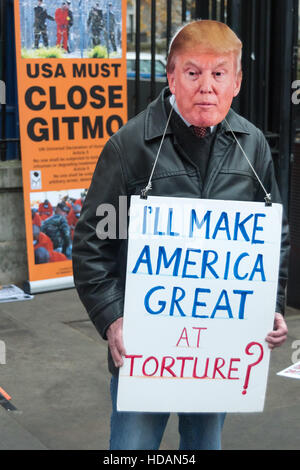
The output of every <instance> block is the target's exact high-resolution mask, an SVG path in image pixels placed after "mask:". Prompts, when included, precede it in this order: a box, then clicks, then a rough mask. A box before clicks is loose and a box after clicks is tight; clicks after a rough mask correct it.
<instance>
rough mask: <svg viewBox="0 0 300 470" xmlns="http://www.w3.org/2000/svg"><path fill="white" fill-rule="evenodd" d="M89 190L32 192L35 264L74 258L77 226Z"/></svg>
mask: <svg viewBox="0 0 300 470" xmlns="http://www.w3.org/2000/svg"><path fill="white" fill-rule="evenodd" d="M86 194H87V190H86V189H73V190H65V191H48V192H44V193H38V192H35V193H31V194H30V205H31V216H32V236H33V248H34V263H35V264H43V263H53V262H58V261H67V260H70V259H71V257H72V243H73V237H74V230H75V227H76V224H77V221H78V219H79V217H80V212H81V208H82V205H83V202H84V200H85V197H86Z"/></svg>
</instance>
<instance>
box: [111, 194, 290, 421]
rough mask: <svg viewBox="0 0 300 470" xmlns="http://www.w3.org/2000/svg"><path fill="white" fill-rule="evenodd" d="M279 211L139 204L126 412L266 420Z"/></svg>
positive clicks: (135, 202) (127, 315)
mask: <svg viewBox="0 0 300 470" xmlns="http://www.w3.org/2000/svg"><path fill="white" fill-rule="evenodd" d="M281 221H282V206H281V205H280V204H273V205H272V206H271V207H267V206H265V205H264V204H263V203H254V202H237V201H219V200H202V199H187V198H174V197H172V198H169V197H155V196H153V197H148V199H146V200H144V199H141V198H140V197H139V196H133V197H132V199H131V208H130V224H129V234H128V235H129V240H128V259H127V277H126V292H125V306H124V343H125V349H126V357H125V358H124V365H123V367H122V368H121V369H120V375H119V389H118V401H117V406H118V409H119V410H121V411H152V412H163V411H174V412H222V411H226V412H235V411H244V412H248V411H262V410H263V407H264V399H265V390H266V384H267V376H268V366H269V357H270V352H269V348H268V347H267V343H266V342H265V337H266V335H267V334H268V332H269V331H271V330H272V329H273V320H274V312H275V304H276V291H277V279H278V269H279V253H280V240H281Z"/></svg>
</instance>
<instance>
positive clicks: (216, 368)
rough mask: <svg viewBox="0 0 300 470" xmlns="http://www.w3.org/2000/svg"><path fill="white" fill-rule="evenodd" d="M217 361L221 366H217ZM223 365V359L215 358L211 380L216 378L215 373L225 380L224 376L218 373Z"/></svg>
mask: <svg viewBox="0 0 300 470" xmlns="http://www.w3.org/2000/svg"><path fill="white" fill-rule="evenodd" d="M219 361H222V365H221V366H219V365H218V364H219ZM224 364H225V359H223V358H222V357H217V358H216V359H215V365H214V371H213V375H212V378H213V379H215V378H216V373H217V372H218V373H219V374H220V376H221V377H222V378H223V379H226V377H225V375H223V374H222V372H221V371H220V369H221V368H222V367H223V366H224Z"/></svg>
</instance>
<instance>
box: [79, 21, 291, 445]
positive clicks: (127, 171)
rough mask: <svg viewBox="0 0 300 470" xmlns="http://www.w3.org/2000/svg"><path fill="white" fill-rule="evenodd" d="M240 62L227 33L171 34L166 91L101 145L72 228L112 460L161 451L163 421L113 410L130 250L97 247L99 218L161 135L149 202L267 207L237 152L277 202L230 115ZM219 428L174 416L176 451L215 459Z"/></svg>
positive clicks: (135, 188)
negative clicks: (105, 376) (100, 353)
mask: <svg viewBox="0 0 300 470" xmlns="http://www.w3.org/2000/svg"><path fill="white" fill-rule="evenodd" d="M241 55H242V43H241V41H240V40H239V38H238V37H237V36H236V34H235V33H234V32H233V31H232V30H231V29H230V28H229V27H228V26H227V25H226V24H223V23H220V22H217V21H212V20H198V21H194V22H191V23H189V24H187V25H185V26H183V27H182V28H181V29H180V30H179V32H177V33H176V35H175V36H174V38H173V40H172V42H171V45H170V49H169V55H168V61H167V77H168V83H169V87H166V88H165V89H164V90H162V92H161V94H160V95H159V96H158V98H157V99H156V100H155V101H153V102H152V103H150V104H149V106H148V107H147V109H146V110H145V111H144V112H142V113H141V114H139V115H138V116H135V117H134V118H133V119H131V120H130V121H129V122H128V123H127V124H126V125H124V126H123V127H122V128H121V129H120V130H119V131H118V132H117V133H116V134H114V135H113V136H112V137H111V138H110V140H109V141H108V142H107V144H106V145H105V147H104V149H103V151H102V153H101V155H100V158H99V161H98V164H97V167H96V170H95V173H94V176H93V180H92V183H91V186H90V189H89V192H88V195H87V198H86V200H85V203H84V206H83V209H82V212H81V216H80V219H79V221H78V223H77V226H76V231H75V237H74V244H73V266H74V279H75V285H76V288H77V290H78V293H79V296H80V298H81V300H82V302H83V304H84V306H85V307H86V310H87V312H88V314H89V316H90V318H91V320H92V322H93V323H94V325H95V327H96V328H97V330H98V332H99V333H100V335H101V336H102V338H104V339H107V340H108V348H109V370H110V372H111V373H112V380H111V396H112V404H113V411H112V418H111V440H110V449H111V450H116V449H158V448H159V446H160V442H161V439H162V436H163V433H164V430H165V427H166V424H167V421H168V418H169V414H168V413H140V412H137V413H132V412H119V411H117V410H116V395H117V386H118V369H119V367H121V366H122V365H123V357H124V355H125V354H126V351H125V348H124V343H123V337H122V326H123V319H122V316H123V306H124V286H125V272H126V248H127V240H124V239H108V238H106V239H102V237H99V233H98V235H97V233H96V226H97V223H98V222H99V217H97V216H96V209H97V207H98V206H99V205H100V204H104V203H109V204H113V205H114V207H115V208H116V210H117V209H118V201H119V196H128V198H127V199H128V202H129V199H130V196H131V195H134V194H140V193H141V191H142V190H143V188H145V186H146V185H147V182H148V179H149V175H150V174H151V171H152V168H153V164H154V161H155V157H156V154H157V150H158V147H159V145H160V143H161V141H162V137H163V135H164V139H163V143H162V146H161V152H160V155H159V158H158V160H157V164H156V166H155V169H154V173H153V177H152V188H151V193H150V194H151V195H153V196H175V197H185V198H205V199H220V200H237V201H260V202H264V200H265V193H264V191H263V189H262V186H261V184H259V182H258V181H257V179H256V177H255V176H254V174H253V169H252V168H251V166H250V165H249V162H248V161H247V159H245V158H244V156H243V155H242V152H241V148H240V146H241V147H242V148H243V150H244V152H245V154H246V155H247V157H248V159H249V161H250V163H251V165H252V167H253V168H254V169H255V172H256V174H257V176H258V178H259V179H260V181H261V182H262V184H263V188H265V189H266V191H267V193H270V194H271V195H272V201H273V202H280V195H279V191H278V187H277V183H276V179H275V173H274V167H273V162H272V157H271V153H270V149H269V146H268V144H267V142H266V139H265V137H264V135H263V134H262V132H261V131H260V130H259V129H257V128H256V127H255V126H254V125H253V124H251V123H250V122H249V121H247V120H246V119H244V118H242V117H241V116H239V115H238V114H237V113H235V112H234V111H233V110H232V109H231V104H232V100H233V98H234V97H236V96H237V95H238V93H239V91H240V88H241V82H242V69H241ZM236 139H237V140H238V141H239V144H240V146H239V145H238V143H237V141H236ZM117 220H118V217H117ZM117 233H118V232H117ZM288 249H289V243H288V227H287V223H286V222H285V221H284V223H283V228H282V248H281V263H280V270H279V282H278V293H277V304H276V312H274V329H273V331H271V332H270V333H269V334H268V336H267V337H266V341H267V343H268V345H269V347H270V348H271V349H272V348H274V347H277V346H280V345H281V344H282V343H283V342H284V340H285V339H286V335H287V327H286V323H285V320H284V317H283V313H284V305H285V297H284V292H285V284H286V278H287V258H288ZM137 295H138V293H137ZM261 315H264V312H263V311H262V312H261ZM136 334H138V331H137V332H136ZM199 399H201V397H199ZM224 418H225V414H223V413H182V414H179V435H180V443H179V448H180V449H181V450H184V449H185V450H200V449H220V448H221V431H222V426H223V423H224Z"/></svg>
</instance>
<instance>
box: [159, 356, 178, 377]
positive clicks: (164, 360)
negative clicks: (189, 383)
mask: <svg viewBox="0 0 300 470" xmlns="http://www.w3.org/2000/svg"><path fill="white" fill-rule="evenodd" d="M167 359H171V364H170V365H166V360H167ZM174 363H175V359H174V357H171V356H164V357H163V359H162V362H161V369H160V376H161V377H163V372H164V370H167V371H168V372H169V373H170V374H171V375H172V376H173V377H177V375H176V374H175V372H173V371H172V369H171V367H173V366H174Z"/></svg>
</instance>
